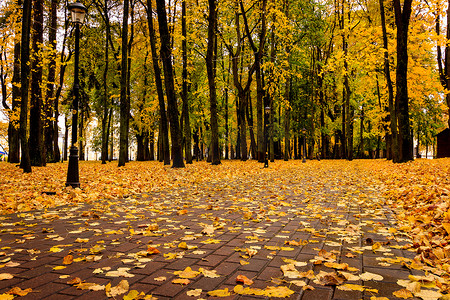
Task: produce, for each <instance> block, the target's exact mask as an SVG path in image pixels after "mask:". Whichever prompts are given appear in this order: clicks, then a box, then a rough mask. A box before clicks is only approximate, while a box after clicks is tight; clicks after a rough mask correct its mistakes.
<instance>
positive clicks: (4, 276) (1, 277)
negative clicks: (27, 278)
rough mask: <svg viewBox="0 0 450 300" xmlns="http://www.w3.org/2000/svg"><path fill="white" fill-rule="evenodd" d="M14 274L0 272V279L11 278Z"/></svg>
mask: <svg viewBox="0 0 450 300" xmlns="http://www.w3.org/2000/svg"><path fill="white" fill-rule="evenodd" d="M13 277H14V275H12V274H9V273H0V280H5V279H12V278H13Z"/></svg>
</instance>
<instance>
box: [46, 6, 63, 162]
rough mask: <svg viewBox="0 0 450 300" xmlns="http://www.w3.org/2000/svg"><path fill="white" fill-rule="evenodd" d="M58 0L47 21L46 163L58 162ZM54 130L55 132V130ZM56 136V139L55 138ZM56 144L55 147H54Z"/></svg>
mask: <svg viewBox="0 0 450 300" xmlns="http://www.w3.org/2000/svg"><path fill="white" fill-rule="evenodd" d="M58 2H59V1H58V0H52V1H51V4H50V5H51V6H50V21H49V29H48V30H49V33H48V40H49V48H50V51H49V52H50V54H49V59H50V62H49V64H48V74H47V89H46V97H45V100H46V102H45V105H44V108H45V116H46V117H45V126H44V131H45V152H46V160H47V161H48V162H58V161H59V160H60V156H59V148H58V125H57V124H56V126H55V124H54V123H58V118H57V116H56V115H55V112H56V109H55V108H57V106H58V103H56V101H55V100H56V99H55V80H56V56H57V52H56V31H57V19H58V16H57V10H58ZM55 129H56V130H55ZM55 135H56V137H55ZM55 142H56V145H55Z"/></svg>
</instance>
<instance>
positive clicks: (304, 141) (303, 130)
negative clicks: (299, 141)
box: [302, 128, 306, 163]
mask: <svg viewBox="0 0 450 300" xmlns="http://www.w3.org/2000/svg"><path fill="white" fill-rule="evenodd" d="M302 133H303V160H302V162H304V163H305V162H306V128H303V129H302Z"/></svg>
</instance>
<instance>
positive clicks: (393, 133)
mask: <svg viewBox="0 0 450 300" xmlns="http://www.w3.org/2000/svg"><path fill="white" fill-rule="evenodd" d="M379 2H380V15H381V29H382V32H383V48H384V76H385V78H386V84H387V87H388V107H386V108H385V111H389V114H388V115H387V116H386V118H385V122H386V123H387V124H389V126H390V131H389V130H386V150H387V153H386V158H387V159H393V160H397V159H398V147H397V117H396V115H397V114H396V109H395V105H394V87H393V84H392V80H391V71H390V67H389V53H388V38H387V31H386V16H385V13H384V4H383V0H379Z"/></svg>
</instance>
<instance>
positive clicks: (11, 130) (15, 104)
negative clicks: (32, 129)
mask: <svg viewBox="0 0 450 300" xmlns="http://www.w3.org/2000/svg"><path fill="white" fill-rule="evenodd" d="M17 5H18V7H19V8H18V9H20V7H21V5H22V1H21V0H18V1H17ZM15 34H16V36H17V35H18V32H15ZM19 84H20V41H19V39H16V43H15V44H14V67H13V77H12V103H11V104H12V105H11V109H12V112H13V113H14V112H16V111H17V110H18V109H19V108H20V87H19V86H18V85H19ZM18 127H19V126H18V124H17V123H16V124H14V123H13V122H12V121H11V119H10V121H9V124H8V145H9V155H8V161H9V162H10V163H19V162H20V139H19V128H18Z"/></svg>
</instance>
